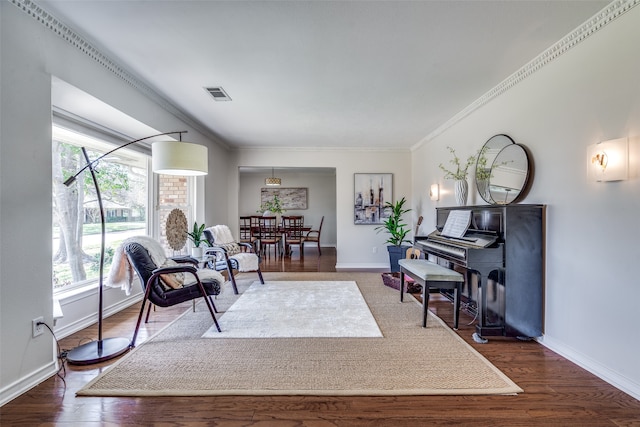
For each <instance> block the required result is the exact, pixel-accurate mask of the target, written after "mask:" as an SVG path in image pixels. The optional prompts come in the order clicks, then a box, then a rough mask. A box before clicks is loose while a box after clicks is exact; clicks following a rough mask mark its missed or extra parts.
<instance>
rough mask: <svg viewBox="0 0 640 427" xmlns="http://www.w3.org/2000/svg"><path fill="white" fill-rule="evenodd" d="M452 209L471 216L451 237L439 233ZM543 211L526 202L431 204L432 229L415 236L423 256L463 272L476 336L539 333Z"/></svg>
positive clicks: (541, 293) (466, 300)
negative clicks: (463, 228)
mask: <svg viewBox="0 0 640 427" xmlns="http://www.w3.org/2000/svg"><path fill="white" fill-rule="evenodd" d="M454 210H467V211H470V215H471V222H470V225H469V228H468V230H467V231H466V233H465V234H464V236H461V237H457V238H451V237H446V236H444V235H442V231H443V228H444V226H445V223H446V221H447V218H448V217H449V214H450V213H451V212H452V211H454ZM544 216H545V206H544V205H531V204H528V205H527V204H512V205H486V206H459V207H447V208H436V229H435V230H434V231H433V232H432V233H430V234H429V235H428V236H416V237H415V246H416V247H418V248H420V249H421V250H422V251H423V252H424V253H425V255H426V257H427V258H428V259H429V260H431V261H434V262H437V263H438V264H440V265H442V266H445V267H447V268H451V269H453V270H455V271H458V272H460V273H463V274H464V275H465V284H464V287H463V292H462V299H463V301H465V302H466V303H467V304H466V305H467V308H468V309H469V310H470V311H471V312H472V314H474V315H476V316H477V319H478V323H477V324H476V334H475V335H477V338H476V339H481V340H484V338H482V337H485V336H508V337H518V338H531V337H538V336H541V335H542V332H543V299H544ZM474 337H475V336H474Z"/></svg>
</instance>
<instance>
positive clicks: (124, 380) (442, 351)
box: [77, 273, 522, 396]
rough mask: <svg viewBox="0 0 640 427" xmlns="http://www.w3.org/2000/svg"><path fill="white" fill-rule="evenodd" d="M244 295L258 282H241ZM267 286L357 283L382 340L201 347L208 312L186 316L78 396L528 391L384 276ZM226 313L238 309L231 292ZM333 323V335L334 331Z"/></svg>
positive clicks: (237, 341)
mask: <svg viewBox="0 0 640 427" xmlns="http://www.w3.org/2000/svg"><path fill="white" fill-rule="evenodd" d="M239 278H240V279H242V280H240V281H239V283H238V285H239V290H240V293H242V292H244V291H245V290H246V289H247V288H248V287H249V286H250V285H251V284H252V283H253V282H254V278H255V276H254V275H253V274H250V273H247V274H243V275H240V276H239ZM265 279H266V284H265V285H264V286H269V282H273V281H291V282H296V283H298V284H299V286H300V287H303V286H304V285H305V282H307V281H354V282H356V283H357V286H358V288H359V289H360V291H361V293H362V296H363V297H364V300H365V301H366V304H367V305H368V306H369V309H370V310H371V313H372V314H373V317H374V318H375V320H376V322H377V324H378V327H379V328H380V331H381V332H382V335H383V336H382V337H378V338H375V337H373V338H315V337H305V338H219V339H208V338H202V336H203V334H204V333H205V332H206V331H207V330H208V329H209V328H210V327H211V324H212V321H211V316H210V314H209V313H208V311H207V310H206V306H205V305H204V304H198V305H197V309H196V312H195V313H194V312H192V311H191V310H189V311H187V312H186V313H185V314H184V315H182V316H180V317H179V318H178V319H177V320H176V321H175V322H173V323H172V324H170V325H169V326H167V327H166V328H165V329H163V330H162V331H160V332H159V333H158V334H156V335H155V336H154V337H152V338H150V339H149V340H147V341H146V342H144V343H143V344H141V345H139V346H138V347H136V348H135V349H134V350H133V351H131V352H130V353H128V354H127V355H125V356H123V357H122V358H121V359H120V360H119V361H118V362H116V363H115V364H114V365H112V366H111V367H110V368H109V369H108V370H107V371H105V372H104V373H103V374H101V375H99V376H98V377H97V378H95V379H94V380H93V381H91V382H90V383H89V384H87V385H86V386H85V387H84V388H82V389H81V390H80V391H79V392H78V393H77V394H78V395H83V396H205V395H335V396H338V395H370V396H382V395H470V394H513V393H519V392H522V390H521V389H520V388H519V387H518V386H517V385H516V384H515V383H514V382H512V381H511V380H510V379H509V378H508V377H507V376H505V375H504V374H503V373H502V372H500V370H498V369H497V368H496V367H495V366H493V365H492V364H491V363H490V362H489V361H488V360H486V359H485V358H484V357H483V356H482V355H480V354H479V353H478V352H476V351H475V350H474V349H473V348H472V347H471V346H469V345H468V344H467V343H465V342H464V341H463V340H462V339H461V338H460V337H458V336H457V334H456V333H455V332H454V331H452V330H451V329H450V328H449V327H447V326H446V325H445V324H444V323H443V322H442V321H441V320H440V319H439V318H437V317H436V316H434V315H433V314H431V313H430V316H429V318H428V321H427V328H422V326H421V319H422V316H421V310H422V309H421V306H420V305H419V304H418V303H417V302H416V301H415V300H412V298H407V299H405V302H404V303H400V302H399V295H398V291H397V290H393V289H391V288H389V287H387V286H384V285H383V284H382V278H381V276H380V274H377V273H266V274H265ZM223 288H224V290H223V292H222V294H221V295H220V296H219V297H218V298H217V299H216V301H215V302H216V306H217V307H218V310H221V311H224V310H227V309H228V308H229V307H231V306H232V305H233V303H234V302H235V301H236V300H237V299H238V296H236V295H233V292H232V291H231V290H230V288H231V286H230V284H229V283H227V284H225V286H224V287H223ZM330 324H331V322H330V320H329V319H327V327H330Z"/></svg>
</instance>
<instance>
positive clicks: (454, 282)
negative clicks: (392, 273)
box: [400, 260, 464, 329]
mask: <svg viewBox="0 0 640 427" xmlns="http://www.w3.org/2000/svg"><path fill="white" fill-rule="evenodd" d="M405 274H407V275H409V277H411V278H412V279H413V280H415V281H416V282H417V283H419V284H421V285H422V327H423V328H426V327H427V311H428V309H429V290H430V289H452V290H453V291H454V293H453V329H458V321H459V318H460V294H461V292H462V283H463V280H464V279H463V277H462V274H460V273H458V272H456V271H453V270H449V269H446V268H444V267H441V266H439V265H437V264H433V263H430V262H429V261H426V260H400V301H401V302H402V301H403V299H404V287H405V284H404V283H405V280H404V276H405Z"/></svg>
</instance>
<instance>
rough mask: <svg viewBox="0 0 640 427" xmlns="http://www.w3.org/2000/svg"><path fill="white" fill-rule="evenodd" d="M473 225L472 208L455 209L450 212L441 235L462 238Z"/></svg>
mask: <svg viewBox="0 0 640 427" xmlns="http://www.w3.org/2000/svg"><path fill="white" fill-rule="evenodd" d="M469 225H471V211H470V210H453V211H451V212H449V216H448V217H447V221H446V222H445V223H444V227H443V228H442V232H441V233H440V235H441V236H444V237H452V238H454V239H461V238H462V237H464V235H465V234H466V232H467V230H468V229H469Z"/></svg>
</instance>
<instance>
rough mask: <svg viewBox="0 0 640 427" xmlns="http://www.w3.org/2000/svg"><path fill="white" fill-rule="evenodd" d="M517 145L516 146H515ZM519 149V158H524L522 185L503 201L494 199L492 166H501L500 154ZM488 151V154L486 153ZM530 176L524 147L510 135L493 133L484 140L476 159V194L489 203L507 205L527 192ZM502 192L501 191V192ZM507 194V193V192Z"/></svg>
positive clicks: (527, 154) (528, 162)
mask: <svg viewBox="0 0 640 427" xmlns="http://www.w3.org/2000/svg"><path fill="white" fill-rule="evenodd" d="M516 147H517V148H516ZM514 149H515V150H517V151H520V152H521V153H522V154H517V155H518V156H521V155H522V156H523V157H519V159H522V160H524V163H525V167H526V170H525V171H524V180H523V182H522V186H521V188H520V189H519V190H517V193H516V192H514V193H513V194H514V196H509V197H508V199H505V200H504V201H499V200H496V194H494V193H492V191H491V188H492V184H491V178H492V177H493V172H494V168H495V170H498V168H499V167H500V166H501V163H500V162H504V161H505V160H500V156H501V155H503V156H504V154H505V153H508V152H510V151H513V150H514ZM487 152H489V155H487ZM530 177H531V161H530V156H529V153H528V152H527V150H526V149H525V147H524V146H523V145H521V144H516V143H515V141H513V139H511V137H509V136H508V135H505V134H498V135H494V136H492V137H491V138H489V139H488V140H487V142H485V144H484V145H483V146H482V148H481V149H480V152H479V153H478V158H477V160H476V188H477V190H478V194H479V195H480V197H481V198H482V200H484V201H485V202H487V203H488V204H490V205H508V204H511V203H515V202H517V201H518V200H519V199H521V198H522V197H523V196H524V195H525V194H526V192H527V190H528V188H529V185H530ZM494 187H495V186H494ZM501 194H502V193H501ZM507 194H509V193H507Z"/></svg>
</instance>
